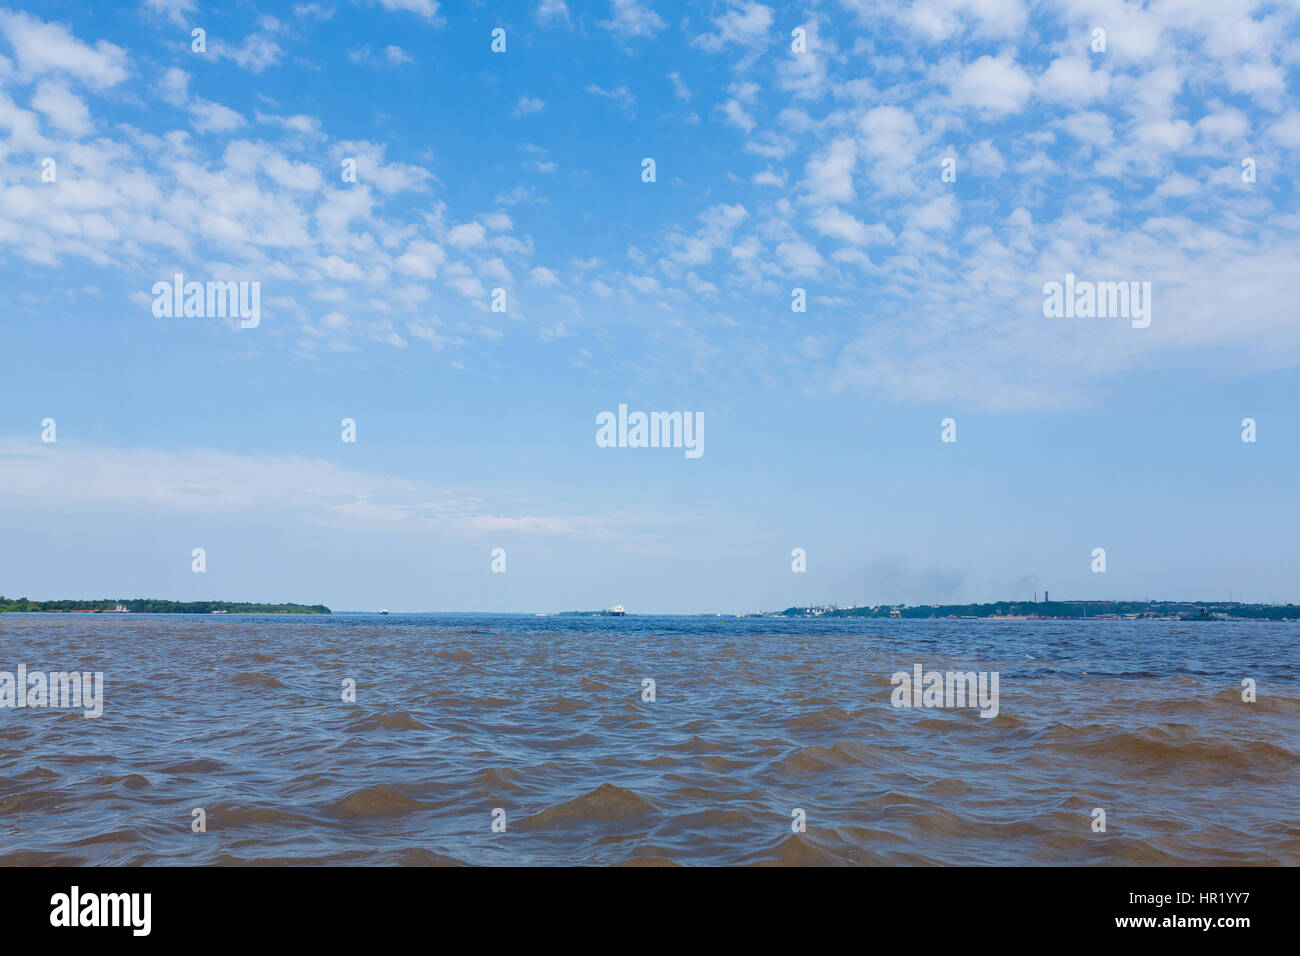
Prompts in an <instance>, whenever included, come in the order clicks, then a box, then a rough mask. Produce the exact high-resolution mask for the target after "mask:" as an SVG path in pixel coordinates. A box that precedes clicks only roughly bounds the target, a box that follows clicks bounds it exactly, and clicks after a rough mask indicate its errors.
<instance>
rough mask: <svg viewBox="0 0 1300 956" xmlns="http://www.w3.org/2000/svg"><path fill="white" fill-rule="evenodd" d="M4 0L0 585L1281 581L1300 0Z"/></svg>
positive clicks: (1108, 593)
mask: <svg viewBox="0 0 1300 956" xmlns="http://www.w3.org/2000/svg"><path fill="white" fill-rule="evenodd" d="M3 3H4V0H0V289H2V290H3V300H4V306H5V308H4V315H3V318H2V319H0V323H2V325H0V329H2V330H3V343H4V357H5V361H4V363H3V373H2V375H0V593H4V594H6V595H9V596H26V597H29V598H32V599H55V598H101V597H161V598H170V599H175V600H205V599H217V600H231V601H295V602H302V603H318V602H319V603H325V604H328V605H329V606H331V607H332V608H334V609H336V610H363V611H369V610H375V609H377V608H380V607H387V608H391V609H392V610H393V611H434V610H480V611H519V612H549V611H562V610H575V609H583V610H587V609H597V608H603V607H608V606H611V605H613V604H615V603H621V604H623V605H624V606H625V607H627V609H628V610H629V611H631V612H642V613H650V612H715V611H718V612H726V613H733V612H747V611H757V610H771V609H780V608H784V607H787V606H790V605H795V604H799V605H806V604H826V603H831V602H834V603H838V604H841V605H846V604H855V603H857V604H863V603H869V604H877V603H891V604H897V603H907V604H926V603H957V602H967V601H991V600H999V599H1013V600H1029V599H1032V597H1033V596H1034V594H1035V593H1036V592H1037V593H1038V594H1039V596H1040V597H1041V595H1042V592H1044V591H1045V590H1050V592H1051V596H1052V598H1053V599H1157V600H1159V599H1168V600H1226V599H1228V598H1229V596H1231V597H1232V598H1234V599H1237V600H1247V601H1270V602H1278V603H1286V602H1294V601H1297V600H1300V584H1297V581H1300V578H1297V576H1296V575H1295V568H1296V567H1298V566H1300V560H1298V559H1300V544H1298V542H1300V508H1297V504H1296V491H1295V489H1296V475H1297V471H1298V468H1297V466H1298V465H1300V454H1298V453H1297V448H1300V442H1298V441H1297V439H1300V426H1298V425H1297V420H1296V411H1297V407H1298V406H1300V402H1298V399H1300V388H1298V387H1297V382H1298V380H1297V371H1298V367H1300V308H1298V307H1297V300H1296V288H1297V286H1296V264H1297V263H1298V262H1300V214H1298V213H1297V209H1298V208H1300V207H1298V206H1297V201H1296V200H1297V191H1296V188H1295V185H1294V183H1295V178H1294V174H1295V170H1296V168H1297V164H1298V163H1300V108H1297V103H1296V98H1295V89H1296V84H1297V82H1298V81H1300V76H1298V72H1300V70H1298V64H1300V8H1298V7H1297V5H1296V4H1295V3H1251V2H1240V3H1231V4H1225V3H1218V2H1206V3H1201V2H1186V0H1177V2H1149V3H1145V4H1142V3H1135V2H1122V0H1087V2H1085V0H1061V2H1057V3H1051V4H1046V3H1029V2H1024V0H922V2H919V3H915V4H907V5H901V4H900V5H894V4H885V3H877V2H871V0H821V2H807V3H799V4H789V5H785V4H765V3H758V2H740V3H735V2H701V3H690V4H676V3H669V2H666V0H613V2H609V0H596V2H593V3H590V4H583V3H577V2H571V0H541V2H530V3H522V2H520V3H499V4H498V3H470V2H467V3H442V4H439V3H435V2H433V0H377V2H371V0H319V2H312V3H297V4H272V3H249V2H241V3H237V4H226V5H222V6H220V7H218V6H217V5H215V4H210V3H205V2H203V0H145V2H143V3H140V4H132V3H123V4H113V5H107V4H100V3H70V2H48V3H42V4H39V5H36V6H29V7H15V6H4V5H3ZM195 30H202V31H203V33H202V34H201V35H200V37H196V36H195V33H194V31H195ZM497 30H501V31H504V32H503V33H494V31H497ZM200 39H201V41H202V42H200ZM494 45H495V46H496V47H497V49H495V50H494V49H493V47H494ZM502 47H503V49H502ZM646 160H652V161H653V169H652V170H651V169H650V164H648V163H647V162H646ZM651 173H653V175H651ZM178 273H179V274H181V275H182V276H183V277H184V280H183V281H187V282H188V281H196V282H200V283H209V282H213V283H217V282H241V281H242V282H246V283H256V288H257V290H258V296H259V299H258V302H259V308H258V312H257V315H256V322H255V324H254V322H253V320H252V319H248V318H245V319H243V320H242V321H241V318H240V317H235V318H231V317H229V316H227V317H222V316H219V315H209V314H203V315H189V316H186V315H183V314H182V315H171V314H167V313H168V311H169V310H167V309H165V308H163V307H162V305H160V302H162V300H167V302H168V303H170V299H171V297H170V296H169V295H159V294H158V293H157V292H156V291H155V286H156V284H158V283H163V284H170V283H172V281H173V277H174V276H175V275H176V274H178ZM1067 274H1070V275H1073V276H1075V277H1076V279H1077V280H1078V281H1081V282H1122V283H1126V284H1128V283H1136V284H1137V285H1136V287H1135V288H1136V289H1149V298H1148V299H1147V304H1148V305H1149V310H1148V311H1147V313H1146V317H1145V319H1143V320H1139V319H1137V318H1132V319H1130V317H1129V316H1127V315H1124V314H1119V315H1116V314H1100V315H1076V316H1072V317H1068V318H1067V317H1064V316H1060V315H1049V314H1048V310H1047V309H1046V306H1045V301H1046V299H1047V296H1046V295H1045V292H1044V290H1045V287H1047V286H1048V284H1050V283H1053V282H1059V283H1064V282H1066V276H1067ZM1071 281H1073V280H1071ZM1146 283H1150V285H1149V286H1147V285H1145V284H1146ZM247 288H248V289H249V290H251V289H253V286H251V285H250V286H248V287H247ZM1125 288H1128V286H1127V285H1126V286H1125ZM494 290H499V291H494ZM800 299H802V301H803V303H804V308H803V310H802V311H798V310H796V307H797V305H798V302H799V300H800ZM494 306H495V307H494ZM200 311H202V310H200ZM1103 311H1104V310H1103ZM160 313H161V314H160ZM249 314H250V315H251V312H250V313H249ZM1144 322H1147V323H1149V324H1145V325H1144V324H1143V323H1144ZM620 405H626V406H627V408H628V410H629V412H636V411H641V412H645V413H650V412H672V411H678V412H682V413H685V414H687V415H689V416H691V418H692V420H696V419H699V420H702V422H703V432H702V440H701V443H700V445H699V446H698V450H699V451H700V452H701V453H700V454H699V455H698V456H688V455H687V454H686V449H684V448H682V447H658V448H651V447H632V443H628V444H627V446H626V447H604V446H603V445H602V444H601V443H598V441H597V437H598V427H597V419H598V416H600V415H601V414H602V413H603V412H612V413H614V414H615V415H617V413H618V409H619V406H620ZM345 419H350V420H351V421H352V422H353V423H354V429H353V430H352V433H351V435H350V434H349V433H348V429H346V428H345V426H344V420H345ZM1246 419H1251V420H1252V421H1253V423H1254V425H1253V431H1254V434H1253V437H1254V440H1253V441H1244V440H1243V434H1244V433H1245V432H1246V431H1247V428H1246V426H1245V425H1244V421H1245V420H1246ZM47 420H52V421H53V423H54V424H53V430H51V428H50V426H49V425H47V424H46V421H47ZM947 420H951V424H950V425H948V426H947V427H945V422H946V421H947ZM347 437H355V441H346V440H344V439H345V438H347ZM51 438H52V439H53V440H52V441H51V440H49V439H51ZM945 438H948V439H955V440H947V441H945V440H944V439H945ZM606 444H607V443H606ZM196 548H201V549H203V560H204V563H205V564H204V566H205V570H204V571H203V572H202V573H196V572H195V570H194V558H193V554H194V549H196ZM796 548H800V549H803V555H804V557H803V562H802V563H803V565H804V568H805V570H802V571H799V570H795V566H796V564H797V563H798V562H797V561H796V559H795V558H794V557H793V556H792V552H793V551H794V549H796ZM1098 548H1100V549H1104V557H1105V569H1104V571H1101V570H1097V567H1098V559H1097V557H1096V551H1095V549H1098ZM494 549H502V550H503V551H504V571H500V570H496V571H494V570H493V564H494V558H493V552H494ZM495 563H496V564H497V566H498V567H500V566H501V563H502V562H501V561H500V560H497V561H496V562H495Z"/></svg>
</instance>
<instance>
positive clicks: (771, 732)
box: [0, 614, 1300, 865]
mask: <svg viewBox="0 0 1300 956" xmlns="http://www.w3.org/2000/svg"><path fill="white" fill-rule="evenodd" d="M1297 638H1300V625H1297V624H1291V623H1236V622H1206V623H1192V622H1171V621H1132V622H1125V621H1086V622H1066V621H1003V622H998V621H978V620H936V621H911V620H902V621H866V622H864V621H858V622H854V621H850V620H843V619H839V620H830V619H814V620H780V619H759V618H744V619H734V618H716V619H715V618H708V617H626V618H583V617H563V616H560V617H546V618H540V617H531V616H515V615H392V616H388V617H379V616H376V615H372V614H334V615H329V616H302V617H295V616H289V617H278V616H242V615H226V616H189V615H143V614H135V615H125V614H123V615H82V614H77V615H72V614H58V615H54V614H31V615H23V614H3V615H0V672H8V673H10V674H14V675H16V674H17V673H18V668H19V667H20V666H23V667H25V669H26V671H27V672H28V674H31V673H33V672H51V671H82V672H102V674H103V684H102V708H103V713H102V716H100V717H98V718H87V717H84V716H83V712H84V707H78V708H63V709H60V708H55V707H48V706H47V707H39V706H27V707H17V706H0V863H4V864H9V865H15V864H26V865H35V864H55V863H57V864H72V865H80V864H88V865H93V864H152V865H161V864H252V863H276V864H416V865H428V864H456V863H465V864H485V865H571V864H658V863H676V864H708V865H719V864H722V865H731V864H785V865H798V864H868V865H928V864H995V865H1042V864H1069V865H1091V864H1111V865H1114V864H1133V865H1157V864H1165V865H1205V864H1228V865H1252V864H1265V865H1278V864H1290V865H1294V864H1296V863H1297V862H1300V793H1298V789H1300V667H1298V666H1297V664H1298V661H1300V641H1298V640H1297ZM916 665H920V666H921V667H922V669H923V671H926V672H928V671H931V670H935V671H940V672H944V671H949V670H952V671H960V672H967V671H975V672H986V673H987V674H990V675H991V674H992V673H994V672H996V674H997V675H998V682H997V685H996V687H997V702H996V711H997V712H996V716H992V717H989V718H985V717H981V716H980V709H978V708H976V707H971V706H965V707H963V706H952V707H947V706H936V707H920V706H914V707H899V706H894V700H895V699H896V696H897V694H898V693H899V691H896V688H895V687H894V685H893V684H892V683H891V675H894V674H895V673H896V672H905V673H908V674H911V673H912V672H913V669H914V667H915V666H916ZM1245 679H1250V680H1252V681H1254V682H1255V695H1256V699H1255V700H1254V701H1253V702H1248V701H1245V700H1243V689H1242V681H1243V680H1245ZM3 680H4V675H3V673H0V684H2V683H3ZM345 681H355V687H356V692H355V702H353V701H348V700H344V699H343V697H344V691H343V688H344V682H345ZM644 681H653V682H654V685H653V687H654V699H653V700H650V699H648V689H647V687H646V685H645V684H643V682H644ZM987 686H988V687H989V688H992V686H993V685H992V684H991V683H989V684H988V685H987ZM10 689H11V693H12V692H14V686H13V683H11V685H10ZM2 694H3V686H0V695H2ZM909 700H910V698H909ZM921 701H922V698H920V697H918V698H917V702H918V703H919V702H921ZM941 702H943V701H942V699H941ZM0 703H3V701H2V700H0ZM49 703H58V701H50V702H49ZM65 703H66V701H65ZM957 703H960V701H959V700H958V701H957ZM83 704H84V702H83ZM990 710H991V708H988V707H986V708H985V711H986V712H988V711H990ZM196 809H201V810H202V811H203V817H204V822H205V830H204V832H194V828H195V820H196V816H195V813H194V811H195V810H196ZM1098 809H1100V810H1104V811H1105V824H1106V827H1105V831H1104V832H1098V831H1096V830H1095V829H1094V826H1095V823H1094V811H1095V810H1098ZM797 811H802V815H800V814H799V813H798V812H797ZM801 819H802V820H803V821H804V823H803V827H800V826H799V822H800V820H801ZM494 821H495V823H496V827H495V828H494Z"/></svg>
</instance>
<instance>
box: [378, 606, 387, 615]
mask: <svg viewBox="0 0 1300 956" xmlns="http://www.w3.org/2000/svg"><path fill="white" fill-rule="evenodd" d="M379 613H380V614H387V613H388V608H386V607H381V608H380V609H379Z"/></svg>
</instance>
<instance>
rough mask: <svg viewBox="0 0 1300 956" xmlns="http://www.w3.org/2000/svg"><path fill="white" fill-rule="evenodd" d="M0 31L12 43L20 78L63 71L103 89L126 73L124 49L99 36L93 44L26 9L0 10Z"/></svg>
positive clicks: (113, 83)
mask: <svg viewBox="0 0 1300 956" xmlns="http://www.w3.org/2000/svg"><path fill="white" fill-rule="evenodd" d="M0 32H3V33H4V35H5V37H6V38H7V39H8V40H9V43H10V45H11V46H12V47H13V52H14V57H15V59H16V60H17V63H18V70H19V73H20V75H21V76H22V78H24V79H27V80H30V79H32V78H34V77H39V76H45V75H46V74H50V73H58V74H63V75H65V76H69V77H72V78H73V79H77V80H80V81H82V82H83V83H86V84H88V85H90V86H93V87H95V88H97V89H106V88H108V87H111V86H116V85H117V84H118V83H121V82H122V81H123V80H125V79H126V77H127V71H128V60H127V56H126V51H125V50H123V49H122V48H121V47H119V46H116V45H115V44H112V43H108V42H107V41H104V40H100V41H99V42H98V43H96V44H95V45H94V46H93V47H92V46H90V45H89V44H86V43H83V42H82V41H81V40H78V39H77V38H76V37H74V36H73V35H72V34H71V33H70V32H69V31H68V28H67V27H65V26H63V25H61V24H58V23H46V22H44V21H43V20H40V19H39V18H37V17H34V16H32V15H31V14H28V13H12V12H10V11H7V10H0Z"/></svg>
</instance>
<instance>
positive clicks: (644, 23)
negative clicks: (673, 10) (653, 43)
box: [596, 0, 668, 40]
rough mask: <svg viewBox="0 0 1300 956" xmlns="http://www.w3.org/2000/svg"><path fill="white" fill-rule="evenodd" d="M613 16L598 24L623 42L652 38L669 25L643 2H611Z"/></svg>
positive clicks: (612, 0) (634, 0) (617, 0)
mask: <svg viewBox="0 0 1300 956" xmlns="http://www.w3.org/2000/svg"><path fill="white" fill-rule="evenodd" d="M610 7H611V13H612V16H611V17H610V19H608V20H598V21H596V22H597V24H598V25H599V26H601V27H604V28H605V29H606V30H608V31H609V32H610V33H613V34H614V35H615V36H617V37H618V38H619V39H621V40H630V39H634V38H638V37H652V36H654V35H655V34H656V33H658V32H659V31H660V30H662V29H664V28H665V27H666V26H668V24H666V23H664V21H663V18H662V17H660V16H659V14H657V13H655V12H654V10H653V9H651V7H650V5H649V3H643V2H641V0H610Z"/></svg>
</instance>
